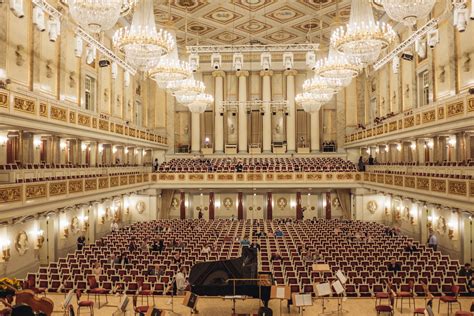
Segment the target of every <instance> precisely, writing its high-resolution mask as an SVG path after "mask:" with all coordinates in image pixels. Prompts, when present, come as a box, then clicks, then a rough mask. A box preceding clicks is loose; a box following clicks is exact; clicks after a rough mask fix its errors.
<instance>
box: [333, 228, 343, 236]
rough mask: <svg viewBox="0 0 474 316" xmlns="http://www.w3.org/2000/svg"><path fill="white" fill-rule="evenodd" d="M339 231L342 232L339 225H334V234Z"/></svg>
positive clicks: (337, 233)
mask: <svg viewBox="0 0 474 316" xmlns="http://www.w3.org/2000/svg"><path fill="white" fill-rule="evenodd" d="M340 233H342V230H341V228H340V227H339V226H336V227H335V228H334V235H339V234H340Z"/></svg>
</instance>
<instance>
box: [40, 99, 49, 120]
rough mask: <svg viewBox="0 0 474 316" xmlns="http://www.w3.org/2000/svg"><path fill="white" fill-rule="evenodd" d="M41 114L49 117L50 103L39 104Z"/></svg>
mask: <svg viewBox="0 0 474 316" xmlns="http://www.w3.org/2000/svg"><path fill="white" fill-rule="evenodd" d="M39 115H40V116H42V117H48V105H47V104H46V103H43V102H41V103H40V106H39Z"/></svg>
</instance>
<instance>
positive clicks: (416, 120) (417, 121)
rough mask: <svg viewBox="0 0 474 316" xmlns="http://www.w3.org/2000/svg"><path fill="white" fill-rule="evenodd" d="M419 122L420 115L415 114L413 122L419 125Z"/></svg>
mask: <svg viewBox="0 0 474 316" xmlns="http://www.w3.org/2000/svg"><path fill="white" fill-rule="evenodd" d="M420 123H421V115H420V114H417V115H416V117H415V124H416V125H420Z"/></svg>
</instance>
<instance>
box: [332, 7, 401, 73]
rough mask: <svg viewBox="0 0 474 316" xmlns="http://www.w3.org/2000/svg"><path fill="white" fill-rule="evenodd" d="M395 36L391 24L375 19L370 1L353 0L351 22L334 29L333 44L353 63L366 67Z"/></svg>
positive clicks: (375, 59)
mask: <svg viewBox="0 0 474 316" xmlns="http://www.w3.org/2000/svg"><path fill="white" fill-rule="evenodd" d="M395 37H396V33H395V31H394V30H393V29H392V27H391V26H390V25H388V24H385V23H383V22H376V21H375V19H374V14H373V12H372V7H371V6H370V3H369V1H367V0H353V1H352V5H351V16H350V19H349V23H348V24H346V26H341V27H339V28H337V29H336V30H334V32H333V33H332V35H331V45H332V46H334V47H335V48H336V49H337V50H338V51H339V52H341V53H344V54H345V55H346V57H347V58H348V60H349V61H350V62H351V63H353V64H356V65H361V66H364V67H365V66H367V65H371V64H373V63H374V62H376V61H377V58H378V57H379V55H380V52H381V51H382V49H383V48H386V47H387V46H388V45H389V44H390V43H391V42H392V40H393V39H394V38H395Z"/></svg>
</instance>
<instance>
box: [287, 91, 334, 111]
mask: <svg viewBox="0 0 474 316" xmlns="http://www.w3.org/2000/svg"><path fill="white" fill-rule="evenodd" d="M330 96H331V97H332V95H330ZM330 99H331V98H329V100H330ZM329 100H328V101H329ZM295 102H296V104H299V105H300V106H301V107H302V108H303V110H304V111H305V112H307V113H313V112H317V111H319V109H320V108H321V106H322V105H323V103H324V102H322V101H319V100H317V98H315V95H313V94H312V93H308V92H304V93H299V94H297V95H296V96H295Z"/></svg>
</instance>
